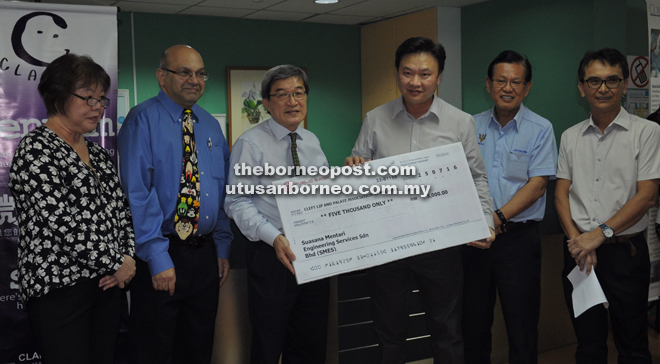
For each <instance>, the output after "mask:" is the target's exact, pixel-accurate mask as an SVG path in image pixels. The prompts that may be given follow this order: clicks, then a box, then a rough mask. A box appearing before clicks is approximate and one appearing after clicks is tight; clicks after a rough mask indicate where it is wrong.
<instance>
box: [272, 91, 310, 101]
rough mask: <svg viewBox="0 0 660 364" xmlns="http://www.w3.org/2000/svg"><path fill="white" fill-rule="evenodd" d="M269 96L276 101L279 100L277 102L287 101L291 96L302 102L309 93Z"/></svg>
mask: <svg viewBox="0 0 660 364" xmlns="http://www.w3.org/2000/svg"><path fill="white" fill-rule="evenodd" d="M268 96H270V97H274V98H275V99H277V101H286V100H288V99H289V96H293V98H294V99H296V100H302V99H304V98H305V96H307V92H305V91H296V92H291V93H287V92H282V93H279V94H270V95H268Z"/></svg>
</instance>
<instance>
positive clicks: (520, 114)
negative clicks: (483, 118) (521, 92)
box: [490, 103, 527, 131]
mask: <svg viewBox="0 0 660 364" xmlns="http://www.w3.org/2000/svg"><path fill="white" fill-rule="evenodd" d="M526 112H527V108H526V107H525V105H523V104H522V103H521V104H520V108H519V109H518V112H517V113H516V116H514V117H513V119H511V121H509V122H508V123H507V124H506V125H507V126H508V125H509V124H511V123H513V127H514V128H516V131H520V124H521V123H522V120H523V117H524V115H525V113H526ZM490 122H491V124H492V123H495V124H496V125H497V126H499V127H500V128H501V127H502V125H501V124H500V123H499V122H497V120H495V106H493V108H492V109H490Z"/></svg>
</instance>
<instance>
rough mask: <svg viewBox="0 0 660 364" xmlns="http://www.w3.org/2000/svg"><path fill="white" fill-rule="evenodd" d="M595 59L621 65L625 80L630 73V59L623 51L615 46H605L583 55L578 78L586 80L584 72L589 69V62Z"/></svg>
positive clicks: (612, 64) (614, 65)
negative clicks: (614, 47)
mask: <svg viewBox="0 0 660 364" xmlns="http://www.w3.org/2000/svg"><path fill="white" fill-rule="evenodd" d="M593 61H600V62H602V63H604V64H608V65H610V66H612V67H616V66H619V67H620V68H621V71H622V72H623V79H624V80H625V79H627V78H628V76H629V74H630V73H629V71H628V60H627V59H626V57H625V56H624V55H623V54H622V53H621V52H619V51H617V50H616V49H613V48H603V49H599V50H597V51H589V52H587V53H585V55H584V57H582V60H581V61H580V67H579V68H578V79H579V80H580V82H584V74H585V72H586V71H587V67H589V64H590V63H591V62H593Z"/></svg>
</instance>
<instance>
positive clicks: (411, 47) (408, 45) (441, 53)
mask: <svg viewBox="0 0 660 364" xmlns="http://www.w3.org/2000/svg"><path fill="white" fill-rule="evenodd" d="M414 53H428V54H430V55H432V56H433V58H435V60H436V61H437V62H438V73H442V71H444V69H445V59H447V53H445V47H443V46H442V44H440V43H436V42H434V41H432V40H431V39H429V38H426V37H413V38H408V39H406V40H404V41H403V43H401V44H400V45H399V47H398V48H397V49H396V53H395V57H394V66H395V67H396V69H397V70H398V69H399V65H400V64H401V59H403V57H404V56H406V55H408V54H414Z"/></svg>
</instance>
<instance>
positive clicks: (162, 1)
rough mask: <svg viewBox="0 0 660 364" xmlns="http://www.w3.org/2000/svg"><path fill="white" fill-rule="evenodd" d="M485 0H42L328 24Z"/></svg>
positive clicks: (166, 12) (368, 21)
mask: <svg viewBox="0 0 660 364" xmlns="http://www.w3.org/2000/svg"><path fill="white" fill-rule="evenodd" d="M484 1H487V0H339V2H338V3H336V4H329V5H320V4H316V3H314V0H130V1H126V0H41V1H37V2H42V3H58V4H79V5H110V6H117V7H119V8H120V10H121V11H126V12H128V11H132V12H139V13H164V14H188V15H206V16H220V17H229V18H244V19H260V20H285V21H301V22H312V23H329V24H367V23H373V22H377V21H381V20H385V19H389V18H393V17H396V16H400V15H404V14H408V13H412V12H416V11H420V10H425V9H429V8H432V7H435V6H446V7H462V6H466V5H471V4H476V3H480V2H484Z"/></svg>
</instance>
